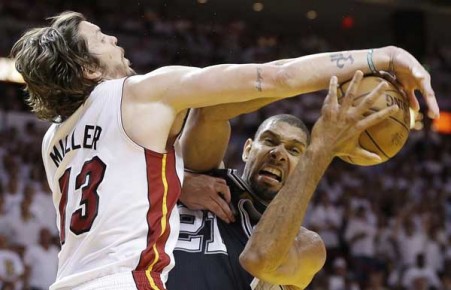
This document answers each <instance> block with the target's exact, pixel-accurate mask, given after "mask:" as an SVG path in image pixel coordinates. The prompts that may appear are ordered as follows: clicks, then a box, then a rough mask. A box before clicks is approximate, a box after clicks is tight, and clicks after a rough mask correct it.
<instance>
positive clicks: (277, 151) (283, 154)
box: [269, 144, 287, 162]
mask: <svg viewBox="0 0 451 290" xmlns="http://www.w3.org/2000/svg"><path fill="white" fill-rule="evenodd" d="M269 154H270V156H271V158H273V159H274V160H276V161H279V162H285V161H286V160H287V151H286V150H285V147H284V146H283V145H282V144H280V145H279V146H276V147H274V148H272V149H271V151H269Z"/></svg>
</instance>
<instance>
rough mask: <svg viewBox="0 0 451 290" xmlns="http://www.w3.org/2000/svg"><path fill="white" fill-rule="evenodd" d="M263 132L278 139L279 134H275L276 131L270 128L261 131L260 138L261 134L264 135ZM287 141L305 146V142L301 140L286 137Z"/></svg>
mask: <svg viewBox="0 0 451 290" xmlns="http://www.w3.org/2000/svg"><path fill="white" fill-rule="evenodd" d="M265 134H266V135H271V137H274V138H277V139H278V140H280V135H279V134H277V133H274V132H273V131H271V130H269V129H267V130H265V131H263V132H262V133H261V134H260V138H261V137H262V136H264V135H265ZM260 138H259V139H260ZM288 142H290V143H294V144H295V145H296V146H302V147H306V144H305V143H304V142H302V141H301V140H299V139H288Z"/></svg>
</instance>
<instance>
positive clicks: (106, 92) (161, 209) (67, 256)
mask: <svg viewBox="0 0 451 290" xmlns="http://www.w3.org/2000/svg"><path fill="white" fill-rule="evenodd" d="M124 81H125V79H118V80H110V81H105V82H103V83H101V84H99V85H98V86H97V87H96V88H95V89H94V91H93V92H92V93H91V95H90V96H89V97H88V99H87V100H86V101H85V103H84V104H83V105H82V106H81V107H80V108H78V110H77V111H76V112H75V113H74V114H73V115H72V116H71V117H70V118H69V119H67V120H65V121H64V122H63V123H61V124H54V125H52V126H51V127H50V128H49V130H48V132H47V133H46V135H45V137H44V141H43V145H42V155H43V160H44V165H45V169H46V173H47V179H48V181H49V184H50V187H51V189H52V192H53V202H54V205H55V208H56V210H57V225H58V229H59V232H60V239H61V245H62V248H61V251H60V253H59V265H58V274H57V279H56V282H55V283H54V284H53V285H52V287H51V288H50V289H75V288H77V286H80V285H89V284H92V283H93V282H94V284H95V281H96V279H101V280H102V281H103V282H102V285H103V286H105V287H106V288H105V289H108V283H107V281H108V279H105V277H107V276H109V277H113V276H115V275H116V274H118V275H119V276H120V277H126V278H125V280H127V281H132V283H134V284H135V285H130V287H129V288H127V287H126V286H124V287H123V289H126V288H127V289H133V288H135V289H164V288H165V281H166V279H167V274H168V271H169V270H170V269H171V268H172V267H173V264H174V263H173V256H172V250H173V248H174V246H175V243H176V241H177V237H178V231H179V215H178V211H177V207H174V205H175V203H176V201H177V199H178V197H179V195H180V191H181V184H182V178H183V162H182V159H181V156H180V154H179V152H180V150H178V149H177V145H175V146H174V148H173V149H172V150H170V151H169V152H167V153H157V152H154V151H151V150H148V149H145V148H143V147H141V146H139V145H137V144H136V143H134V142H133V141H132V140H131V139H130V138H129V137H127V135H126V133H125V131H124V129H123V126H122V119H121V110H120V108H121V100H122V91H123V85H124ZM156 121H157V120H156ZM156 137H159V138H162V137H161V136H156ZM149 138H152V136H149ZM116 276H117V275H116ZM101 277H104V278H101ZM105 280H106V281H105ZM115 283H117V282H115ZM115 285H116V284H115ZM81 289H90V287H85V288H83V286H82V288H81ZM111 289H112V288H111Z"/></svg>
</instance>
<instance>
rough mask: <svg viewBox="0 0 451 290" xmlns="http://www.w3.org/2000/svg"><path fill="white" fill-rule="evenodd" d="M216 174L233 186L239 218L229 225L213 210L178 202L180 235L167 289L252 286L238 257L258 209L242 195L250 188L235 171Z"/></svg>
mask: <svg viewBox="0 0 451 290" xmlns="http://www.w3.org/2000/svg"><path fill="white" fill-rule="evenodd" d="M215 176H220V177H223V178H225V179H226V181H227V184H228V185H229V187H230V190H231V194H232V204H233V208H234V212H235V216H236V221H235V222H234V223H231V224H226V223H224V222H223V221H222V220H220V219H218V218H216V216H215V215H214V214H212V213H211V212H208V211H201V210H194V211H193V210H190V209H188V208H186V207H185V206H183V205H179V211H180V235H179V240H178V241H177V245H176V248H175V250H174V257H175V267H174V269H172V270H171V271H170V273H169V278H168V282H167V284H166V285H167V288H168V290H249V289H251V286H250V285H251V282H252V280H253V277H252V276H251V275H250V274H249V273H247V272H246V270H244V269H243V268H242V267H241V265H240V263H239V259H238V258H239V255H240V253H241V252H242V251H243V249H244V246H245V245H246V242H247V240H248V239H249V236H250V234H251V231H252V228H253V226H254V225H255V223H256V222H257V221H256V219H255V209H254V211H252V209H253V207H251V208H250V207H249V206H248V205H249V203H250V200H249V199H246V198H243V194H244V195H245V194H246V192H247V189H246V188H245V186H244V187H243V185H244V183H243V184H241V182H242V180H241V179H240V178H239V176H237V175H236V172H235V171H232V170H230V169H229V170H224V171H219V173H218V172H216V174H215ZM235 178H238V179H239V180H238V181H237V180H234V179H235Z"/></svg>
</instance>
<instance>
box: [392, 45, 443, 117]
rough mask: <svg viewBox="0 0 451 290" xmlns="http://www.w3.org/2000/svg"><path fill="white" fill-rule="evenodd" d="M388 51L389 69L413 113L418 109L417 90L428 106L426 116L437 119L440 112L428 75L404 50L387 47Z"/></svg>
mask: <svg viewBox="0 0 451 290" xmlns="http://www.w3.org/2000/svg"><path fill="white" fill-rule="evenodd" d="M388 49H389V50H390V53H389V54H390V64H391V65H390V66H391V67H390V69H391V70H392V72H393V73H394V75H395V77H396V80H397V81H398V82H399V83H400V84H401V86H402V87H403V89H404V91H405V92H406V95H407V97H408V99H409V102H410V105H411V107H412V109H414V110H415V111H419V109H420V106H419V104H418V100H417V98H416V96H415V90H419V91H420V92H421V94H422V95H423V98H424V100H425V101H426V104H427V106H428V109H429V113H428V115H429V116H430V117H432V118H437V117H438V116H439V114H440V110H439V107H438V104H437V100H436V98H435V93H434V90H433V89H432V85H431V76H430V75H429V73H428V72H427V71H426V69H425V68H424V67H423V66H422V65H421V64H420V63H419V62H418V60H417V59H416V58H415V57H414V56H413V55H411V54H410V53H409V52H407V51H405V50H404V49H402V48H399V47H388Z"/></svg>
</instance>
